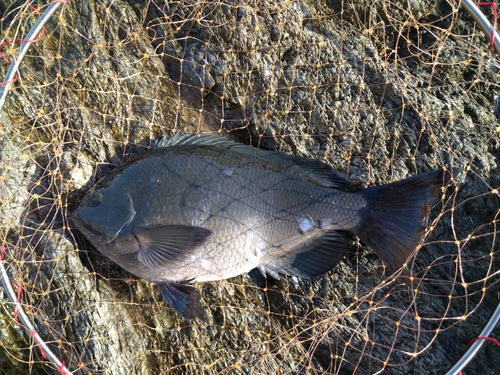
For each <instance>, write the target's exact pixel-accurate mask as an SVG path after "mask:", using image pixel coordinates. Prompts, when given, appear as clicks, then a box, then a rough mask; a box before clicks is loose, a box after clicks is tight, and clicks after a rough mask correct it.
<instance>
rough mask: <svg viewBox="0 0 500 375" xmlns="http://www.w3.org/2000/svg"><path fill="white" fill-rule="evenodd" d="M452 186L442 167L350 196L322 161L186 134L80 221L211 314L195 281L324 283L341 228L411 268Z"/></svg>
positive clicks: (128, 166)
mask: <svg viewBox="0 0 500 375" xmlns="http://www.w3.org/2000/svg"><path fill="white" fill-rule="evenodd" d="M453 172H454V173H455V172H457V171H456V170H454V171H453ZM449 178H450V174H449V172H445V171H444V170H442V169H441V170H435V171H432V172H428V173H424V174H421V175H418V176H415V177H411V178H408V179H405V180H402V181H398V182H395V183H392V184H388V185H382V186H376V187H372V188H369V189H366V190H364V191H361V192H358V193H350V192H347V191H345V188H346V187H347V186H348V185H349V183H348V181H347V180H346V179H345V178H343V177H342V176H340V175H339V173H338V172H337V171H335V170H334V169H332V168H331V167H330V166H328V165H327V164H325V163H323V162H321V161H319V160H314V159H307V158H302V157H296V156H291V155H287V154H282V153H278V152H272V151H264V150H261V149H257V148H254V147H251V146H246V145H241V144H237V143H235V142H232V141H228V140H226V139H224V138H215V137H212V136H179V135H176V136H174V137H173V138H171V139H169V140H165V139H164V140H161V141H160V142H159V143H158V145H157V146H156V147H155V148H154V149H153V150H151V152H148V153H146V154H144V155H142V156H140V157H139V158H137V159H135V160H132V161H130V162H128V163H125V164H123V165H122V166H120V167H118V168H116V169H115V170H114V171H113V172H111V173H110V174H109V175H108V176H106V177H104V178H103V179H102V180H100V181H99V182H98V183H97V184H96V185H95V186H94V187H93V188H92V189H91V190H90V191H89V192H88V193H87V194H86V195H85V197H84V198H83V200H82V202H81V203H80V205H79V206H78V208H77V209H76V210H75V212H74V213H73V215H72V219H73V222H74V224H75V226H76V227H77V228H78V229H79V230H80V231H81V232H82V233H83V234H84V235H85V237H86V238H87V239H88V240H89V241H90V242H91V243H92V244H93V245H94V246H95V247H96V248H97V249H98V250H99V251H100V252H101V253H103V254H104V255H106V256H107V257H108V258H110V259H111V260H113V261H114V262H116V263H117V264H119V265H120V266H121V267H123V268H125V269H126V270H127V271H129V272H131V273H132V274H134V275H136V276H138V277H141V278H144V279H147V280H149V281H152V282H155V283H156V284H157V285H158V287H159V289H160V292H161V294H162V296H163V298H164V299H165V300H166V301H167V302H168V303H169V304H170V305H171V306H172V307H173V308H174V309H175V310H176V311H177V312H178V313H179V314H181V315H182V316H183V317H185V318H187V319H191V318H193V317H194V316H196V317H200V318H202V317H203V315H204V314H203V309H202V306H201V303H200V295H199V293H198V292H197V290H196V289H195V288H194V287H193V286H191V285H190V284H191V283H193V282H203V281H212V280H221V279H226V278H229V277H233V276H237V275H240V274H242V273H244V272H248V271H250V270H252V269H254V268H258V269H259V270H260V271H261V272H262V273H263V274H264V275H265V274H269V275H272V276H274V277H278V273H282V274H287V275H296V276H299V277H304V278H309V277H315V276H318V275H321V274H323V273H325V272H327V271H329V270H331V269H332V268H334V267H335V266H336V265H337V264H338V263H339V261H340V260H341V259H342V257H343V256H344V255H345V254H346V252H347V251H348V248H349V242H348V240H347V239H346V238H345V237H344V236H343V235H342V234H341V233H339V232H338V231H339V230H340V231H347V232H351V233H354V234H355V235H356V236H358V237H359V238H360V239H361V240H362V241H364V242H365V243H366V244H368V245H369V246H370V247H371V248H372V249H373V250H375V251H376V252H377V254H378V255H379V256H380V257H381V258H382V260H383V261H384V263H385V264H386V266H388V267H389V269H390V270H395V269H397V268H399V267H401V266H403V264H404V263H405V262H406V260H407V258H408V257H409V256H410V254H411V253H412V252H413V251H414V250H415V248H416V247H417V245H418V244H419V242H420V239H421V236H422V234H423V231H424V229H425V227H424V221H425V218H426V217H427V214H428V212H429V210H430V209H431V207H432V206H433V205H434V204H435V203H436V201H437V197H438V195H439V192H440V190H441V187H442V186H444V185H445V184H446V183H447V182H448V180H449Z"/></svg>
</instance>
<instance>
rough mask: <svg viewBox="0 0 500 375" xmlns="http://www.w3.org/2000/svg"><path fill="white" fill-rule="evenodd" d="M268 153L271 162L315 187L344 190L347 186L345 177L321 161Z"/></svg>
mask: <svg viewBox="0 0 500 375" xmlns="http://www.w3.org/2000/svg"><path fill="white" fill-rule="evenodd" d="M270 152H271V154H272V155H269V157H270V159H271V160H273V161H275V162H277V163H280V164H282V165H287V166H289V168H290V171H292V172H293V173H295V174H296V175H297V177H299V178H303V179H306V180H309V181H310V182H312V183H314V184H317V185H321V186H327V187H333V188H346V187H348V186H349V181H348V180H347V179H346V178H345V177H343V176H342V175H341V174H340V173H339V172H338V171H337V170H335V169H333V168H332V167H331V166H329V165H328V164H326V163H325V162H323V161H321V160H317V159H310V158H305V157H301V156H294V155H288V154H283V153H281V152H277V151H270Z"/></svg>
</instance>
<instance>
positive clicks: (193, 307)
mask: <svg viewBox="0 0 500 375" xmlns="http://www.w3.org/2000/svg"><path fill="white" fill-rule="evenodd" d="M156 285H157V286H158V289H160V293H161V296H162V297H163V299H164V300H165V301H166V302H167V303H168V304H169V305H170V306H172V307H173V308H174V310H175V311H177V312H178V313H179V314H180V315H181V316H182V317H183V318H185V319H188V320H192V319H194V318H195V317H196V318H198V319H200V320H202V321H204V322H206V321H207V318H206V315H205V311H204V309H203V306H202V304H201V302H200V300H201V295H200V292H199V291H198V290H197V289H196V288H195V287H193V286H191V285H188V284H187V282H167V281H162V282H157V283H156Z"/></svg>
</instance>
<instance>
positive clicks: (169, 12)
mask: <svg viewBox="0 0 500 375" xmlns="http://www.w3.org/2000/svg"><path fill="white" fill-rule="evenodd" d="M339 4H340V3H339V2H328V1H326V2H324V1H316V0H308V1H302V2H289V1H283V2H267V1H257V2H252V3H249V4H238V3H236V2H234V3H233V2H199V3H197V2H187V1H180V2H164V3H161V4H160V3H159V2H144V3H143V2H127V1H120V0H117V1H114V2H106V1H102V2H99V1H89V2H69V3H68V4H65V5H64V7H63V10H62V11H61V13H60V14H58V15H56V16H55V17H54V18H53V19H52V20H51V21H50V22H49V24H47V25H46V31H45V34H44V36H43V37H42V39H41V40H40V41H39V42H37V43H35V44H34V45H33V46H32V48H31V49H30V52H29V56H27V57H26V58H25V59H24V61H23V63H22V65H21V68H20V72H19V73H20V77H21V79H20V81H19V82H18V83H17V84H16V85H14V86H13V88H12V89H11V91H10V92H9V95H8V99H7V102H6V104H5V106H4V108H3V112H2V118H1V121H2V126H1V127H0V136H1V142H2V143H1V147H2V153H1V157H2V159H1V164H0V171H1V176H2V179H1V180H0V191H1V199H2V201H1V204H2V206H1V207H2V208H1V211H0V219H1V225H0V227H1V231H0V233H2V240H3V243H4V244H5V246H6V248H7V252H6V258H5V266H6V268H7V271H8V273H9V275H10V277H11V278H12V279H14V280H16V281H17V282H20V283H21V284H22V286H23V290H24V293H23V295H22V302H23V303H24V304H25V307H26V310H27V312H28V314H30V316H32V317H33V320H34V322H35V323H36V326H37V329H39V331H40V335H41V336H42V337H44V338H45V340H46V341H47V342H49V345H50V346H51V348H52V350H54V351H55V352H56V354H57V355H58V356H60V357H61V358H62V359H64V360H65V364H66V366H68V368H70V369H71V370H73V371H75V373H78V372H80V371H81V372H82V373H87V372H89V373H106V374H122V373H128V374H156V373H158V372H168V373H172V374H176V373H179V374H181V373H187V372H189V373H202V372H203V373H207V374H217V373H220V372H224V371H228V372H235V373H356V374H365V373H375V372H377V371H382V370H386V373H390V374H395V375H397V374H407V373H410V372H418V373H422V374H425V373H428V374H433V373H443V372H445V371H446V370H447V369H448V368H449V367H450V366H451V365H452V364H453V363H454V361H455V358H456V355H457V354H462V353H463V352H464V351H465V346H466V344H467V343H468V341H469V340H470V339H472V338H473V337H475V336H477V334H478V333H479V332H480V330H481V329H482V327H483V326H484V324H485V321H486V320H487V318H488V315H489V313H491V311H493V309H494V308H495V305H496V303H497V297H496V289H495V288H496V287H495V285H496V284H495V282H496V279H495V277H494V275H493V272H494V270H496V269H498V267H499V266H500V264H499V259H500V257H499V256H498V255H497V254H495V251H496V249H497V248H498V243H495V242H494V236H493V232H494V230H495V229H494V227H492V226H491V225H492V218H493V217H496V216H495V215H498V195H495V194H493V193H492V190H491V189H492V187H498V185H499V183H500V178H499V177H498V176H500V171H499V166H498V145H499V141H500V140H499V132H498V129H497V128H496V126H497V119H496V118H495V114H494V113H492V112H491V111H492V110H493V108H494V105H495V101H494V95H495V94H497V91H498V90H497V89H496V87H497V83H496V75H495V73H494V72H493V70H490V69H489V68H488V67H487V66H488V65H487V64H485V62H486V55H484V56H483V55H481V54H480V53H479V51H482V50H484V49H486V48H487V45H486V44H484V43H483V44H481V43H482V42H483V41H484V40H483V39H481V37H480V36H478V35H476V36H474V39H473V41H469V40H468V39H467V38H469V35H470V34H471V33H472V30H473V28H474V24H473V23H472V22H471V21H470V20H469V19H468V18H467V17H462V16H461V17H460V18H458V19H457V18H456V17H455V16H453V17H452V15H453V14H455V13H453V12H452V10H450V9H447V8H446V6H444V5H439V6H437V7H436V6H435V5H434V2H430V1H420V2H417V1H411V2H410V3H408V2H403V1H396V2H392V3H391V4H392V5H394V6H390V7H389V6H387V5H386V4H385V3H384V2H373V3H370V2H368V3H367V2H366V1H352V2H349V3H342V8H339ZM407 7H409V9H407ZM0 9H2V10H3V8H1V5H0ZM342 9H343V12H342V13H341V11H342ZM33 17H35V18H36V17H37V16H36V14H35V13H34V14H33ZM2 22H3V24H2V25H3V28H2V31H1V32H2V40H11V39H14V38H15V37H17V36H19V34H18V33H19V32H20V31H14V30H24V31H26V30H28V29H29V28H30V27H31V25H32V23H31V21H30V20H28V19H26V18H25V16H24V15H22V14H21V13H16V11H14V10H12V11H9V13H8V15H7V16H6V17H5V18H4V19H3V21H2ZM452 22H453V25H452V24H451V23H452ZM21 26H24V29H23V28H19V27H21ZM417 26H418V27H417ZM443 30H452V31H451V34H449V35H448V34H447V35H445V34H439V35H438V32H444V31H443ZM24 31H23V33H24ZM23 35H24V34H23ZM476 42H477V44H476ZM475 45H477V46H478V47H477V48H476V49H475V47H474V46H475ZM479 46H483V47H484V48H483V47H479ZM4 50H5V47H4ZM471 51H472V52H474V55H471V54H470V52H471ZM438 53H440V54H438ZM0 71H1V73H2V74H4V73H5V71H6V66H5V65H0ZM175 132H181V133H187V132H189V133H195V132H212V133H217V132H219V133H222V134H223V135H226V136H228V137H232V138H236V139H239V140H241V141H242V142H246V143H251V144H253V145H254V146H257V147H264V148H269V149H276V150H280V151H282V152H288V153H292V154H296V155H302V156H309V157H314V158H318V159H323V160H325V161H326V162H328V163H330V164H332V165H333V166H334V167H335V168H337V169H338V170H339V171H341V172H342V173H344V174H345V175H346V176H347V177H348V178H349V180H350V181H351V183H352V185H353V189H356V188H362V187H366V186H370V185H373V184H382V183H386V182H388V181H392V180H399V179H402V178H405V177H407V176H409V175H414V174H417V173H420V172H424V171H427V170H430V169H434V168H437V167H441V166H443V165H445V166H452V165H453V166H460V167H463V168H466V167H468V168H470V171H468V172H467V173H463V174H462V175H461V176H459V177H458V178H457V180H458V181H459V182H460V181H463V183H462V185H461V186H460V190H459V193H458V194H457V195H453V187H451V188H450V189H449V191H448V196H451V197H452V199H451V200H450V201H449V202H448V203H446V204H447V206H446V204H445V206H446V207H451V206H453V207H454V210H453V212H451V211H447V212H446V213H444V214H443V215H440V213H441V207H437V208H436V209H435V210H434V211H433V213H432V218H433V219H434V218H438V219H437V221H436V222H434V223H433V230H432V231H431V232H430V233H429V236H428V237H427V239H426V241H427V242H428V243H429V246H426V247H423V248H422V249H421V250H420V251H419V252H418V253H417V255H416V256H415V259H414V260H413V261H412V262H411V264H410V267H411V272H412V273H413V274H414V275H415V276H416V277H420V278H424V279H423V281H421V282H420V283H419V282H418V280H417V279H415V280H414V283H413V284H411V286H410V287H409V288H408V286H407V285H402V283H400V282H396V281H394V280H392V279H391V278H389V279H385V277H386V276H387V275H385V274H384V268H383V265H382V264H381V261H380V260H379V259H378V258H377V257H376V256H374V255H373V254H372V253H371V251H370V249H368V248H366V247H364V246H362V245H361V244H359V243H358V242H357V239H356V238H351V239H352V243H353V244H352V248H353V251H352V253H350V254H349V255H348V256H347V257H345V259H344V260H343V261H342V262H341V264H340V265H339V266H338V267H337V268H336V269H335V270H334V271H333V272H330V273H329V274H327V275H324V276H322V277H319V278H317V279H314V280H301V279H294V278H287V277H283V278H281V280H279V281H277V280H272V279H267V281H265V284H264V285H263V286H259V285H256V284H255V283H254V282H253V281H252V280H251V279H250V277H249V276H248V275H242V276H240V277H236V278H234V279H231V280H225V281H221V282H213V283H205V284H203V285H198V287H199V288H201V289H202V290H203V300H204V303H205V306H206V310H207V315H209V319H208V322H207V323H203V322H199V321H195V322H191V323H188V322H186V321H183V320H182V318H180V317H179V316H178V315H176V314H175V312H174V311H173V310H172V309H171V308H170V307H168V306H167V305H166V304H165V303H164V302H163V301H162V299H161V296H160V295H159V293H158V291H157V290H156V288H154V287H153V286H152V285H150V284H148V283H147V282H145V281H143V280H136V279H135V278H134V277H132V276H131V275H129V274H128V273H126V272H125V271H124V270H122V269H120V268H119V267H118V266H116V265H114V264H113V263H111V262H110V261H108V260H107V259H106V258H104V257H103V256H101V255H100V254H99V253H97V252H96V251H95V250H94V249H92V248H91V246H90V245H89V244H88V243H86V242H85V240H84V239H83V238H82V237H81V235H80V234H79V233H77V232H76V231H74V230H73V229H72V227H71V223H70V222H68V215H67V214H68V212H71V211H72V209H73V208H74V206H75V205H76V204H77V203H78V201H79V200H80V199H81V197H82V196H83V194H84V193H85V191H87V189H88V188H89V187H90V186H92V185H93V184H94V183H95V182H96V181H97V180H98V179H99V178H101V177H102V176H104V175H105V174H106V173H107V172H109V171H110V170H111V169H112V168H113V167H114V166H117V165H119V164H121V163H122V162H124V161H125V160H129V159H130V158H132V157H133V156H135V155H138V154H140V153H142V152H146V151H147V149H148V148H149V147H150V146H151V144H152V142H153V140H154V139H155V138H157V137H159V136H162V135H164V134H167V135H170V134H173V133H175ZM443 211H444V210H443ZM469 235H471V236H476V238H469V237H468V236H469ZM456 239H457V240H460V241H459V247H458V246H457V245H456V244H455V240H456ZM490 252H491V253H493V256H490V255H489V254H490ZM459 253H460V256H461V258H458V254H459ZM457 259H459V260H460V262H462V263H459V262H458V261H457V262H455V260H457ZM457 264H458V265H460V266H463V267H464V269H460V268H459V267H458V266H457ZM460 272H462V274H460ZM462 278H463V279H462ZM384 280H386V281H384ZM408 283H409V282H408ZM461 284H463V285H461ZM0 296H1V297H0V298H3V299H2V307H3V309H2V312H1V316H0V324H2V326H3V327H9V323H10V328H6V329H5V331H4V330H3V329H2V332H6V333H3V336H1V337H2V339H1V341H2V342H3V345H4V346H5V347H6V348H7V347H8V350H9V351H13V350H15V351H16V352H19V355H18V357H19V358H23V359H24V360H26V361H28V364H27V365H26V367H25V365H24V364H23V363H22V362H19V363H16V362H12V361H10V360H8V358H9V357H8V356H7V355H3V354H1V355H0V363H1V364H3V363H8V365H9V366H10V365H12V363H14V364H13V365H12V366H14V367H19V368H20V370H19V371H18V370H17V369H15V371H18V372H19V373H28V372H29V371H31V373H38V372H44V371H45V370H46V369H45V365H44V363H46V361H44V360H43V359H42V358H41V357H40V353H39V351H38V350H37V349H34V348H30V347H29V345H28V344H27V342H28V341H27V340H29V339H30V338H29V337H27V335H26V334H25V335H22V331H21V330H20V329H18V328H15V322H14V321H13V319H12V310H11V308H10V305H9V304H8V303H6V302H5V296H3V295H1V294H0ZM462 318H463V319H462ZM498 363H500V358H499V355H498V351H497V352H493V353H488V357H486V352H485V351H482V352H480V354H479V357H478V359H477V360H475V361H474V362H473V363H472V364H471V365H469V367H468V370H470V371H471V373H483V374H493V372H494V370H493V369H494V368H496V365H498ZM13 371H14V370H13ZM23 371H24V372H23Z"/></svg>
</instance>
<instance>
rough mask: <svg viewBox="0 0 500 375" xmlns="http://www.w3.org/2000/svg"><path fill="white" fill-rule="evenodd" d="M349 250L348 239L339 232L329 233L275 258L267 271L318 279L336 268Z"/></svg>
mask: <svg viewBox="0 0 500 375" xmlns="http://www.w3.org/2000/svg"><path fill="white" fill-rule="evenodd" d="M348 250H349V241H348V240H347V238H345V237H344V236H343V235H342V234H341V233H339V232H336V231H329V232H326V233H324V234H322V235H321V236H319V237H316V238H313V239H311V240H310V241H309V242H308V243H306V244H302V245H300V246H297V247H296V248H294V249H292V250H289V251H288V252H287V253H286V254H283V255H281V256H279V257H277V258H275V259H274V260H273V261H272V262H270V263H268V264H266V265H265V269H266V270H267V272H268V273H269V271H274V272H280V273H283V274H286V275H295V276H298V277H302V278H310V277H316V276H319V275H322V274H324V273H326V272H328V271H330V270H332V269H333V268H335V266H336V265H337V264H339V262H340V260H341V259H342V258H343V257H344V255H345V254H346V253H347V251H348Z"/></svg>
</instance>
